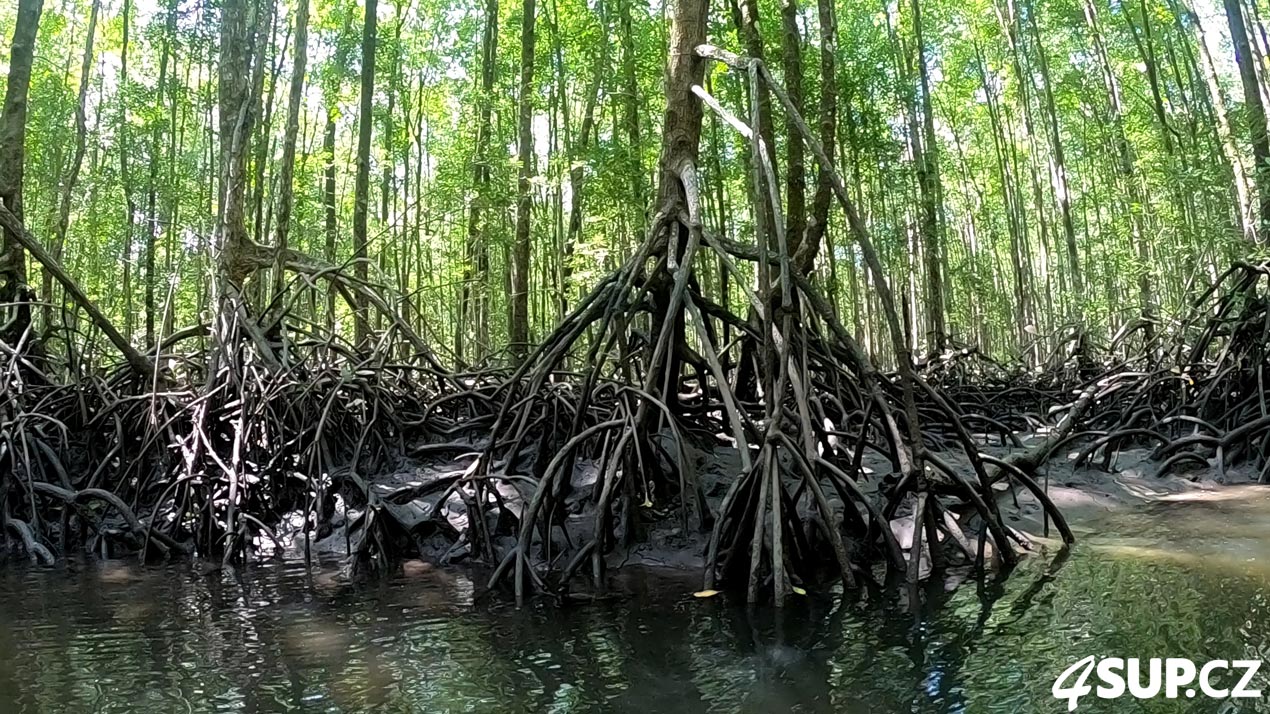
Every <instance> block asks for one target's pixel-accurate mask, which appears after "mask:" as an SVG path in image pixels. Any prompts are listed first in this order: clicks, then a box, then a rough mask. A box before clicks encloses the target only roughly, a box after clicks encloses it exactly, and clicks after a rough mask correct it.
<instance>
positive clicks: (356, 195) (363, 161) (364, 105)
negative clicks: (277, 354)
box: [353, 0, 378, 345]
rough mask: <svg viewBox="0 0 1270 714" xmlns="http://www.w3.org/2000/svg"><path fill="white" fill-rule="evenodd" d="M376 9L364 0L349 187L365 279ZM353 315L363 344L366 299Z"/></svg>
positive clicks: (359, 268)
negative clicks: (351, 185) (354, 161)
mask: <svg viewBox="0 0 1270 714" xmlns="http://www.w3.org/2000/svg"><path fill="white" fill-rule="evenodd" d="M377 12H378V2H377V0H366V14H365V18H364V22H363V26H362V89H361V108H360V110H359V111H358V114H357V176H356V178H355V180H354V188H353V260H355V261H356V263H355V264H354V266H353V274H354V275H355V276H356V278H357V279H358V280H359V281H361V282H362V283H365V282H366V280H367V278H368V275H369V271H368V266H367V262H368V255H367V252H366V219H367V216H366V214H367V210H368V209H369V203H370V141H371V133H372V131H373V129H374V121H375V120H374V114H373V109H374V105H375V30H376V22H377V20H378V19H377V17H376V13H377ZM354 313H355V314H354V315H353V325H354V328H353V333H354V341H355V343H356V344H358V345H363V344H365V342H366V340H367V339H369V338H370V323H369V322H368V321H367V319H366V317H367V315H366V303H365V300H364V299H362V298H361V297H358V298H357V308H356V310H355V311H354Z"/></svg>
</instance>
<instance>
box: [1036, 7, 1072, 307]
mask: <svg viewBox="0 0 1270 714" xmlns="http://www.w3.org/2000/svg"><path fill="white" fill-rule="evenodd" d="M1025 7H1026V6H1025ZM1036 12H1037V11H1036V8H1027V9H1026V15H1027V17H1028V24H1029V25H1030V27H1031V29H1032V42H1033V45H1034V48H1035V49H1034V51H1035V53H1036V58H1037V61H1038V64H1039V67H1040V70H1041V96H1042V98H1043V99H1044V100H1045V118H1046V124H1047V125H1048V129H1049V132H1048V133H1049V141H1050V153H1051V159H1050V161H1051V164H1052V165H1051V167H1050V178H1051V180H1052V182H1053V184H1054V196H1055V198H1056V199H1057V202H1058V213H1059V218H1060V220H1061V222H1062V224H1063V245H1064V246H1065V247H1066V249H1067V268H1068V271H1069V272H1070V275H1071V281H1072V291H1073V293H1074V295H1073V300H1072V304H1073V305H1074V306H1075V315H1074V316H1075V317H1076V318H1077V319H1079V318H1080V316H1081V315H1082V314H1083V301H1084V299H1085V287H1084V277H1083V275H1082V272H1081V258H1080V248H1079V247H1078V246H1077V244H1076V224H1075V221H1073V220H1072V195H1071V187H1070V185H1069V184H1068V180H1067V156H1066V153H1065V150H1064V147H1063V135H1062V132H1061V131H1060V129H1059V126H1058V110H1057V109H1056V108H1055V103H1054V85H1053V81H1052V80H1051V79H1050V65H1049V56H1048V55H1049V53H1048V52H1046V51H1045V45H1044V43H1043V42H1042V39H1041V31H1040V27H1039V25H1038V23H1037V19H1036Z"/></svg>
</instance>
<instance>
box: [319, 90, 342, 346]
mask: <svg viewBox="0 0 1270 714" xmlns="http://www.w3.org/2000/svg"><path fill="white" fill-rule="evenodd" d="M322 162H323V169H322V209H323V214H324V216H325V228H326V262H328V263H331V264H335V263H336V260H335V245H336V242H337V239H338V238H339V233H338V229H337V226H336V221H335V108H334V107H331V106H328V107H327V108H326V127H325V129H324V130H323V132H322ZM326 326H327V327H328V328H330V329H334V327H335V291H334V290H330V291H328V292H327V295H326Z"/></svg>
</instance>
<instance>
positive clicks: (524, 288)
mask: <svg viewBox="0 0 1270 714" xmlns="http://www.w3.org/2000/svg"><path fill="white" fill-rule="evenodd" d="M522 8H523V9H522V19H521V26H520V89H519V93H520V96H519V99H518V102H519V107H518V109H517V134H518V137H517V142H518V147H517V154H518V159H519V162H520V174H519V177H518V179H517V185H516V194H517V196H516V237H515V242H514V243H513V246H512V261H511V310H510V313H509V315H508V317H509V320H508V341H509V343H510V347H511V352H512V356H513V357H514V358H515V359H517V360H519V359H522V358H523V357H524V356H525V353H526V352H527V351H528V349H529V248H530V246H529V219H530V217H531V216H530V213H531V210H532V207H533V198H532V195H531V194H530V178H531V177H532V176H533V171H534V166H533V162H534V157H533V145H534V137H533V110H534V104H533V88H534V44H535V37H534V29H535V28H534V25H535V23H536V19H537V18H536V16H535V14H536V8H535V3H534V0H524V5H523V6H522Z"/></svg>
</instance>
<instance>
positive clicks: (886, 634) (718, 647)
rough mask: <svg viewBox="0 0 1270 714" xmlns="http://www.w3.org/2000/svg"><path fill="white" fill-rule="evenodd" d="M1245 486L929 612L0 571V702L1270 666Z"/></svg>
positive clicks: (393, 701) (401, 696) (998, 697)
mask: <svg viewBox="0 0 1270 714" xmlns="http://www.w3.org/2000/svg"><path fill="white" fill-rule="evenodd" d="M1247 495H1249V496H1250V497H1249V498H1247V499H1244V500H1239V499H1227V500H1220V499H1215V500H1211V501H1208V502H1202V503H1194V502H1191V503H1185V504H1183V503H1169V502H1165V503H1160V504H1157V505H1154V506H1151V507H1150V508H1145V509H1141V512H1134V513H1129V514H1123V515H1122V516H1117V517H1116V518H1117V519H1118V520H1115V521H1108V522H1106V523H1100V524H1098V533H1099V535H1097V536H1093V537H1089V538H1086V539H1085V540H1084V541H1083V542H1082V543H1081V544H1078V545H1077V547H1076V548H1075V549H1074V550H1073V551H1072V552H1071V554H1070V556H1069V557H1066V558H1062V559H1057V560H1055V559H1053V558H1051V557H1042V558H1033V559H1030V560H1028V561H1025V562H1024V563H1023V564H1022V565H1021V566H1020V567H1019V568H1018V569H1017V570H1016V571H1015V572H1014V573H1012V574H1011V576H1010V577H1009V578H1008V579H1005V580H995V579H991V580H988V581H984V582H980V581H975V580H968V581H966V582H965V583H963V584H962V586H961V587H959V588H957V589H955V590H953V591H951V592H945V591H944V588H943V587H942V585H941V584H939V583H933V584H932V585H931V586H930V587H928V588H927V589H926V591H925V592H924V600H925V607H924V610H923V612H922V614H921V615H920V616H919V617H917V618H915V617H914V615H913V614H912V613H909V612H906V611H904V610H903V609H901V608H900V607H898V606H896V605H895V602H896V600H895V599H894V598H892V597H888V596H886V595H885V594H884V593H878V592H874V593H870V594H869V596H868V597H867V598H858V597H855V598H851V599H848V600H845V601H842V600H837V599H835V598H831V597H827V596H814V595H813V596H811V597H808V598H807V599H806V600H800V602H799V606H798V607H795V608H788V611H786V612H776V611H773V610H771V609H763V608H759V609H746V608H744V607H742V606H739V605H737V604H736V603H731V602H729V601H728V600H727V599H726V597H721V598H715V599H712V600H709V601H702V600H698V599H695V598H692V597H691V595H690V593H691V589H692V587H691V584H685V582H684V580H683V579H682V578H676V579H667V580H665V581H658V580H655V579H651V580H650V579H646V580H645V581H643V582H641V583H639V585H638V587H635V588H632V593H633V594H632V595H631V596H630V597H629V598H627V599H625V600H620V601H610V602H602V603H597V604H594V605H591V606H586V607H575V608H564V609H561V608H555V607H547V606H542V605H531V606H529V607H526V608H524V609H521V610H517V609H516V608H514V607H511V606H510V605H508V604H507V603H506V602H503V601H499V600H497V599H494V600H487V601H482V602H479V603H473V594H474V592H475V587H474V585H473V583H472V581H471V580H470V579H468V578H466V577H464V576H462V575H457V574H446V573H439V572H437V571H430V570H427V569H420V568H416V569H415V571H412V572H410V573H408V574H404V573H403V575H402V576H399V577H394V578H389V579H387V580H386V581H384V582H378V583H374V584H369V585H363V586H357V585H353V584H350V583H347V582H342V581H339V580H334V581H329V582H328V581H327V580H325V579H323V578H322V576H323V575H324V574H325V573H329V572H332V571H331V570H330V569H329V568H328V569H326V570H317V571H310V570H308V569H306V568H304V567H303V566H297V565H294V564H288V565H281V566H268V567H260V568H253V569H251V570H249V571H248V572H246V573H244V574H243V575H244V576H245V577H244V578H243V580H242V581H241V582H238V581H236V580H234V578H232V577H231V576H230V575H229V574H224V573H216V574H213V575H207V576H204V575H198V574H196V573H193V572H191V571H190V570H189V569H188V568H178V567H175V566H173V567H171V568H155V569H141V568H137V567H134V566H130V565H127V564H111V565H109V567H105V568H102V567H98V566H81V565H72V566H68V567H67V568H64V569H62V570H57V571H51V572H50V571H10V572H6V573H4V574H2V575H0V600H2V601H3V602H4V603H5V607H3V608H0V712H6V713H7V712H16V713H19V714H25V713H31V714H36V713H43V712H50V713H53V712H56V713H59V714H60V713H61V712H89V711H100V712H128V713H130V714H152V713H153V714H169V713H171V712H177V713H180V712H196V713H203V712H261V713H270V712H368V711H382V712H394V713H395V712H449V711H454V712H463V711H470V712H481V713H486V712H490V713H501V712H543V711H547V712H606V713H607V712H638V713H639V714H652V713H654V712H658V713H660V712H667V713H670V714H677V713H680V712H682V713H684V714H688V713H691V714H701V713H702V712H734V711H735V712H756V713H763V714H767V713H769V712H785V711H790V712H833V713H838V712H869V711H873V712H899V711H904V712H974V713H976V714H977V713H978V712H1002V713H1003V714H1004V713H1009V714H1014V713H1016V712H1045V711H1058V710H1059V708H1058V707H1057V702H1055V701H1054V700H1053V699H1052V698H1051V697H1050V693H1049V688H1050V685H1051V684H1052V682H1053V680H1054V677H1055V676H1056V675H1057V674H1058V673H1059V672H1060V671H1062V669H1064V668H1065V667H1066V666H1067V665H1068V664H1070V663H1071V662H1074V661H1075V660H1077V659H1079V658H1080V657H1083V656H1085V655H1087V654H1102V655H1112V654H1120V655H1122V656H1139V657H1143V656H1189V657H1191V658H1192V659H1209V658H1225V659H1234V658H1242V657H1245V656H1255V657H1265V656H1267V655H1270V597H1268V595H1270V567H1267V566H1266V565H1265V564H1270V540H1268V539H1270V528H1267V527H1266V526H1270V498H1267V497H1265V493H1264V492H1262V493H1259V494H1251V493H1250V494H1247ZM103 573H106V574H107V575H106V576H105V577H104V579H103ZM121 573H124V574H126V575H122V574H121ZM652 577H653V576H647V578H652ZM1261 684H1262V686H1263V687H1264V688H1266V689H1270V684H1267V683H1265V682H1262V683H1261ZM1098 704H1099V703H1098V702H1082V707H1081V709H1082V711H1084V710H1085V709H1086V707H1087V706H1088V708H1089V710H1091V711H1098V708H1097V705H1098ZM1169 704H1170V703H1169V702H1166V701H1165V700H1158V701H1155V702H1150V703H1138V702H1135V701H1129V700H1122V701H1120V702H1117V706H1116V708H1115V709H1114V710H1111V709H1107V710H1106V711H1117V712H1121V711H1143V712H1169V711H1180V709H1177V708H1170V707H1169V706H1168V705H1169ZM1246 704H1247V706H1241V708H1240V711H1258V709H1256V707H1259V706H1264V703H1263V702H1254V703H1246ZM1135 707H1136V708H1135ZM1188 711H1190V710H1188ZM1195 711H1204V710H1203V709H1197V710H1195Z"/></svg>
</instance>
